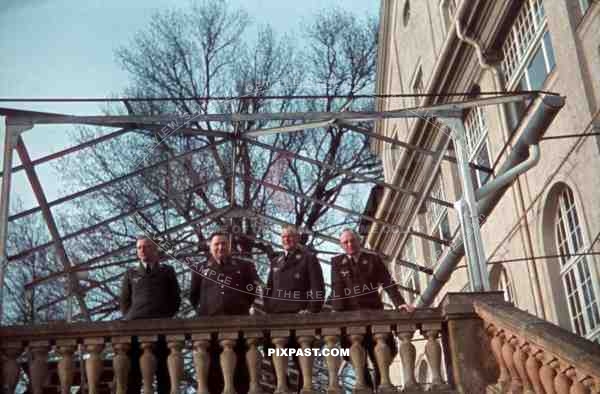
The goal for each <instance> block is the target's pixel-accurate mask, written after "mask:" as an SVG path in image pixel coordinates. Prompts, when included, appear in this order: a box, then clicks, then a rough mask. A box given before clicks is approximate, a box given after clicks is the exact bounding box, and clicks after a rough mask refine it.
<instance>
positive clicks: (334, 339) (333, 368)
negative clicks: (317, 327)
mask: <svg viewBox="0 0 600 394" xmlns="http://www.w3.org/2000/svg"><path fill="white" fill-rule="evenodd" d="M340 333H341V332H340V329H339V328H323V329H322V330H321V335H322V337H323V340H324V341H325V347H326V348H327V349H329V355H328V356H327V357H325V360H326V362H327V374H328V376H329V382H328V384H327V393H328V394H342V393H343V391H342V387H341V386H340V383H339V381H338V371H339V370H340V364H341V361H340V358H339V357H336V356H332V355H331V350H332V349H334V348H335V347H336V346H337V344H338V342H339V340H340Z"/></svg>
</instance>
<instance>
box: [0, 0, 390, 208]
mask: <svg viewBox="0 0 600 394" xmlns="http://www.w3.org/2000/svg"><path fill="white" fill-rule="evenodd" d="M230 3H231V4H232V5H234V6H241V7H243V8H245V9H246V10H247V11H248V13H249V15H250V16H251V18H252V20H253V23H254V24H255V25H262V24H267V23H268V24H270V25H271V26H272V27H273V28H274V29H275V31H276V32H277V33H281V34H283V33H290V32H293V31H295V30H298V28H299V25H300V23H302V22H303V21H308V20H310V18H311V16H313V15H314V14H315V13H317V12H318V11H319V10H320V9H322V8H328V7H334V6H337V7H340V8H344V9H347V10H350V11H352V12H354V13H356V14H357V15H364V14H373V15H376V14H377V13H378V12H379V1H378V0H302V1H301V2H297V1H292V0H245V1H244V0H230ZM189 4H190V2H189V1H187V0H186V1H176V0H118V1H117V0H103V1H98V0H86V1H81V0H51V1H50V0H0V97H21V98H22V97H108V96H111V95H117V94H119V93H120V92H121V91H122V90H123V88H125V87H126V85H127V84H128V76H127V74H126V73H125V72H124V71H123V70H121V69H120V68H119V65H118V64H117V62H116V61H115V56H114V51H115V49H117V48H118V47H120V46H123V45H126V44H127V43H128V42H129V41H130V40H131V39H132V37H133V35H134V34H135V33H136V32H137V31H139V30H142V29H144V28H145V27H146V26H147V25H148V23H149V21H150V18H151V16H152V15H153V14H154V13H155V12H157V11H160V10H165V9H172V8H182V7H187V6H188V5H189ZM0 106H3V107H12V108H22V109H32V110H40V111H50V112H61V113H70V114H78V115H91V114H96V113H99V109H100V106H99V104H97V103H76V104H74V103H68V104H60V103H0ZM1 124H2V125H1V126H0V132H1V142H0V146H2V145H3V143H4V121H3V119H2V122H1ZM69 128H70V127H69V126H37V127H35V128H34V129H33V130H31V131H28V132H26V133H25V134H24V140H25V143H26V145H27V147H28V149H29V152H30V155H31V156H32V158H34V159H35V158H37V157H41V156H45V155H47V154H49V153H52V152H55V151H58V150H61V149H64V148H65V147H67V146H69V140H68V138H67V133H66V132H67V131H68V130H69ZM0 161H1V158H0ZM15 162H16V163H17V164H18V163H19V161H18V158H17V159H16V160H15ZM37 170H38V173H39V176H40V179H41V182H42V186H43V187H44V189H45V191H46V193H47V195H48V199H49V200H53V199H55V198H57V197H58V196H59V194H58V193H59V189H58V188H57V185H56V182H55V179H56V174H54V173H53V169H52V167H51V166H41V167H39V168H38V169H37ZM13 179H14V181H13V190H14V191H15V192H16V194H18V195H20V196H21V197H22V199H23V200H24V202H25V204H26V207H30V206H33V205H34V200H33V197H32V195H31V193H30V189H29V186H28V183H27V181H26V178H25V175H24V173H23V172H19V173H17V174H15V176H14V178H13Z"/></svg>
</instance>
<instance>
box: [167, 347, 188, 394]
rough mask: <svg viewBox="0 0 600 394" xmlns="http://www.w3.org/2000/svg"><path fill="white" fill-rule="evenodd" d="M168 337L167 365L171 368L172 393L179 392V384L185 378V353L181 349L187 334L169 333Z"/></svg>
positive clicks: (176, 393)
mask: <svg viewBox="0 0 600 394" xmlns="http://www.w3.org/2000/svg"><path fill="white" fill-rule="evenodd" d="M166 339H167V346H168V347H169V350H170V352H169V357H168V358H167V367H168V368H169V381H170V382H171V394H178V393H179V385H180V383H181V380H182V379H183V355H182V354H181V351H182V350H183V347H184V345H185V335H167V338H166Z"/></svg>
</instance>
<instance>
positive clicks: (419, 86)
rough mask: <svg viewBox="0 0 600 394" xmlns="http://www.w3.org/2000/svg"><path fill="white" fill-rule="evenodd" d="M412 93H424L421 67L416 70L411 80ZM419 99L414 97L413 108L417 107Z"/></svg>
mask: <svg viewBox="0 0 600 394" xmlns="http://www.w3.org/2000/svg"><path fill="white" fill-rule="evenodd" d="M412 91H413V93H414V94H423V93H424V92H425V84H424V83H423V69H422V68H421V66H419V68H418V69H417V72H416V74H415V77H414V78H413V84H412ZM420 100H421V97H418V96H415V107H417V106H418V105H419V102H420Z"/></svg>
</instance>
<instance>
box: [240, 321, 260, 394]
mask: <svg viewBox="0 0 600 394" xmlns="http://www.w3.org/2000/svg"><path fill="white" fill-rule="evenodd" d="M244 337H245V338H246V346H248V351H247V352H246V365H247V366H248V376H249V378H250V385H249V390H248V394H262V390H261V388H260V384H259V379H260V372H261V369H262V354H261V353H260V351H259V350H258V344H259V343H260V340H261V338H262V337H263V335H262V333H261V332H260V331H254V332H252V331H248V332H245V333H244Z"/></svg>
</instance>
